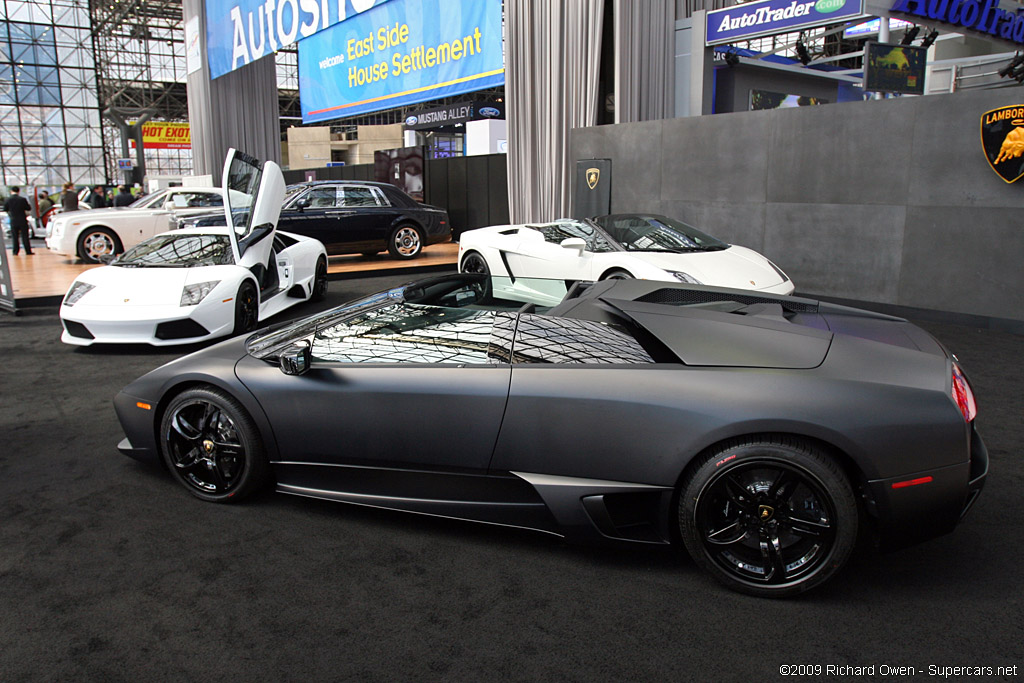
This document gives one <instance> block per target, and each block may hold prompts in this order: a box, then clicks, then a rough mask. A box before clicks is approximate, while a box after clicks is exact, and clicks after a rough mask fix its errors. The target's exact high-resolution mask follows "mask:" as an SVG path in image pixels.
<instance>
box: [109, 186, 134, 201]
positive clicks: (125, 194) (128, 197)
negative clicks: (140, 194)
mask: <svg viewBox="0 0 1024 683" xmlns="http://www.w3.org/2000/svg"><path fill="white" fill-rule="evenodd" d="M134 201H135V197H133V196H132V193H131V190H129V189H128V186H127V185H118V186H117V194H116V195H114V206H128V205H129V204H131V203H132V202H134Z"/></svg>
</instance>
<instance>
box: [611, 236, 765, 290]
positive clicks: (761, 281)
mask: <svg viewBox="0 0 1024 683" xmlns="http://www.w3.org/2000/svg"><path fill="white" fill-rule="evenodd" d="M628 253H629V255H630V256H633V257H635V258H638V259H640V260H641V261H643V262H644V263H647V264H650V265H652V266H654V267H656V268H661V269H662V270H669V271H677V272H683V273H687V274H688V275H691V276H693V277H695V278H696V279H697V280H699V281H700V282H701V284H704V285H711V286H714V287H735V288H737V289H764V288H766V287H774V286H775V285H778V284H779V283H781V282H783V279H782V276H780V275H779V274H778V272H776V270H775V269H774V268H772V265H771V264H770V263H769V262H768V259H766V258H765V257H764V256H761V255H760V254H758V253H757V252H756V251H753V250H751V249H747V248H746V247H739V246H736V245H733V246H730V247H729V248H728V249H723V250H722V251H700V252H692V253H685V254H670V253H662V252H635V251H632V252H628Z"/></svg>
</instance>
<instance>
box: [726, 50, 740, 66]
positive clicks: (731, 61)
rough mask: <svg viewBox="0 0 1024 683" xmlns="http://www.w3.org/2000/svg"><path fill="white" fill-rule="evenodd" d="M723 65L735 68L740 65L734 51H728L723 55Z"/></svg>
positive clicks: (738, 57)
mask: <svg viewBox="0 0 1024 683" xmlns="http://www.w3.org/2000/svg"><path fill="white" fill-rule="evenodd" d="M725 63H726V64H728V65H729V66H736V65H737V64H739V63H740V56H739V55H738V54H736V51H735V50H729V51H728V52H726V53H725Z"/></svg>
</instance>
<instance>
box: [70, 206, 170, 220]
mask: <svg viewBox="0 0 1024 683" xmlns="http://www.w3.org/2000/svg"><path fill="white" fill-rule="evenodd" d="M125 211H150V209H126V208H124V207H118V208H116V209H113V208H111V209H90V210H89V211H88V212H84V211H82V212H78V211H68V212H67V213H64V212H63V211H62V212H61V213H59V214H57V217H58V218H74V219H77V220H87V219H88V220H99V219H102V218H109V217H110V216H125V215H131V214H126V213H125Z"/></svg>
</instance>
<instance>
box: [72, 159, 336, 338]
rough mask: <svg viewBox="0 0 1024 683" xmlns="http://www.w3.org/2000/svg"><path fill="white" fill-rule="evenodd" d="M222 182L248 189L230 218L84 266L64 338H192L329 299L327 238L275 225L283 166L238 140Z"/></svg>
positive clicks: (242, 328)
mask: <svg viewBox="0 0 1024 683" xmlns="http://www.w3.org/2000/svg"><path fill="white" fill-rule="evenodd" d="M224 183H225V193H227V189H228V188H231V190H232V192H231V193H230V197H231V201H232V202H234V201H235V200H236V197H238V196H244V197H246V198H247V199H246V200H244V204H245V206H241V207H239V206H238V205H237V204H236V206H235V207H234V211H232V207H231V206H230V203H229V204H228V205H227V206H225V213H226V215H227V219H228V223H229V225H228V226H215V227H206V228H193V229H187V230H173V231H171V232H165V233H162V234H160V235H157V236H155V237H152V238H150V239H148V240H146V241H144V242H142V243H140V244H138V245H136V246H135V247H133V248H131V249H129V250H128V251H126V252H125V253H124V254H122V255H121V256H120V257H118V258H117V259H116V260H114V261H112V262H111V265H107V266H103V267H101V268H95V269H93V270H88V271H86V272H84V273H82V274H81V275H80V276H79V277H78V279H76V280H75V282H74V283H73V284H72V285H71V288H70V289H69V290H68V293H67V294H66V295H65V297H64V301H63V302H62V303H61V307H60V317H61V323H62V324H63V326H64V333H63V334H62V335H61V341H63V342H65V343H68V344H76V345H79V346H88V345H90V344H95V343H123V344H131V343H135V344H138V343H146V344H153V345H155V346H163V345H169V344H185V343H192V342H197V341H202V340H205V339H212V338H215V337H221V336H224V335H230V334H242V333H244V332H249V331H251V330H253V329H255V328H256V327H257V325H258V323H259V322H261V321H263V320H266V319H267V318H269V317H270V316H272V315H274V314H276V313H279V312H281V311H283V310H285V309H286V308H289V307H291V306H294V305H295V304H297V303H300V302H302V301H307V300H319V299H322V298H323V297H324V295H325V294H326V292H327V252H326V250H325V249H324V246H323V244H321V243H320V242H318V241H317V240H314V239H310V238H308V237H302V236H299V235H292V234H289V233H277V231H276V226H277V221H278V217H279V215H280V212H281V204H282V200H283V198H284V177H283V176H282V174H281V169H280V167H279V166H278V165H277V164H275V163H273V162H271V161H268V162H267V163H266V164H264V166H263V169H262V170H261V169H260V167H259V163H258V162H257V160H256V159H253V158H252V157H249V156H247V155H244V154H242V153H240V152H237V151H235V150H230V152H229V153H228V159H227V162H226V163H225V166H224ZM236 191H237V192H236ZM239 193H241V194H239ZM231 223H234V225H233V226H232V225H231ZM229 226H230V227H229Z"/></svg>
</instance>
